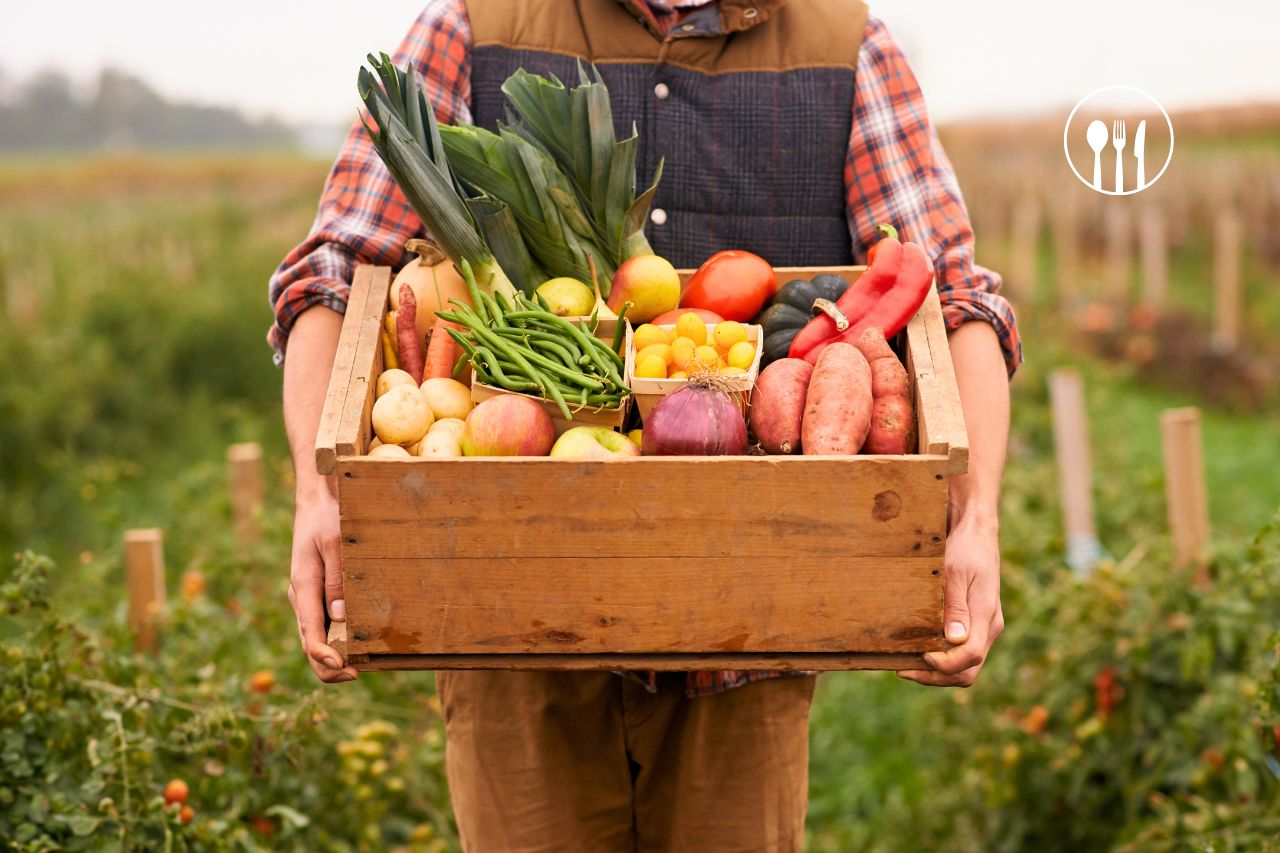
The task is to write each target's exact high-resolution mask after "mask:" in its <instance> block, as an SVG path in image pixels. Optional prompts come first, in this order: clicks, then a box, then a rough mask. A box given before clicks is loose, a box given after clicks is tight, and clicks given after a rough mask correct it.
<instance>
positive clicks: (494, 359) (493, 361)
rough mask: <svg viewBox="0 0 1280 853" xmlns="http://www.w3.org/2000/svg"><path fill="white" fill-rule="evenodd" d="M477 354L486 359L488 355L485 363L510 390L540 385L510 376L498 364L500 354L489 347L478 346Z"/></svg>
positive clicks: (496, 380)
mask: <svg viewBox="0 0 1280 853" xmlns="http://www.w3.org/2000/svg"><path fill="white" fill-rule="evenodd" d="M476 354H477V356H478V357H479V358H481V359H484V358H485V357H486V356H487V357H488V360H487V361H486V362H485V364H486V365H487V367H488V368H489V370H490V371H492V373H493V380H494V381H495V382H496V383H497V384H498V385H499V386H500V387H502V388H506V389H507V390H508V391H528V390H530V389H533V388H537V387H538V386H537V385H536V384H535V383H533V382H530V381H527V380H525V381H521V380H520V379H518V378H515V377H508V376H507V374H506V373H505V372H504V371H503V369H502V368H501V367H499V366H498V356H497V355H496V354H495V353H493V352H492V351H491V350H489V348H488V347H477V348H476Z"/></svg>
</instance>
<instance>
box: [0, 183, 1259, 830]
mask: <svg viewBox="0 0 1280 853" xmlns="http://www.w3.org/2000/svg"><path fill="white" fill-rule="evenodd" d="M323 174H324V166H323V165H322V164H318V163H312V162H305V161H292V160H248V161H228V160H211V161H180V160H161V161H152V160H148V161H125V160H116V161H105V162H95V163H87V164H86V163H81V162H66V163H47V162H46V163H37V164H34V165H33V164H31V163H23V164H20V165H17V166H15V165H13V164H0V281H2V282H3V296H4V299H3V301H2V302H0V306H3V308H4V314H3V317H2V318H0V357H3V358H4V359H5V361H6V363H7V364H9V365H10V366H11V368H12V369H14V372H15V376H14V377H13V378H11V380H10V381H9V382H7V383H5V385H4V386H3V387H2V388H0V550H3V551H4V552H10V551H13V550H16V549H19V548H27V547H30V548H33V549H35V550H38V551H44V552H46V553H50V554H52V555H54V556H55V557H57V558H58V559H59V562H60V564H61V566H62V569H61V570H60V572H59V575H58V578H57V581H58V589H59V592H58V594H57V595H58V606H59V608H60V609H65V611H66V612H67V613H68V614H69V615H70V614H77V613H81V614H88V617H87V618H88V619H89V622H90V624H91V625H92V624H97V625H99V626H101V624H103V623H104V622H108V623H112V624H115V623H117V622H118V621H119V619H120V618H121V617H120V614H119V612H118V607H113V606H111V605H110V604H109V603H110V602H112V601H115V600H117V599H118V596H119V587H120V583H119V580H118V577H117V576H116V575H114V574H113V573H114V572H117V571H118V566H119V551H120V544H119V543H120V535H121V532H122V531H123V530H124V529H125V528H129V527H146V526H159V527H163V528H165V529H166V531H167V533H168V540H167V546H166V547H167V553H166V557H167V560H168V563H169V565H170V566H171V567H172V568H171V569H170V576H171V577H173V578H176V577H177V576H178V575H179V574H180V573H181V571H182V570H183V569H184V568H188V567H191V566H201V565H203V563H202V561H203V560H205V559H206V557H207V554H208V552H209V549H210V547H211V546H210V542H211V541H214V540H217V541H218V542H223V540H225V537H226V535H227V533H226V528H227V523H228V521H227V519H228V516H229V514H228V512H227V508H226V506H225V502H223V501H221V500H213V501H211V500H210V497H209V496H210V493H211V491H214V492H216V490H217V489H219V488H220V484H221V483H222V477H223V470H224V461H223V453H224V451H225V448H226V447H227V445H229V444H231V443H233V442H237V441H246V440H254V441H259V442H261V443H262V444H263V445H264V447H265V449H266V452H267V458H268V460H269V463H270V465H271V469H270V481H271V482H273V483H275V484H276V488H275V490H274V491H273V493H272V495H271V507H270V512H272V513H274V514H276V515H278V516H284V515H287V512H288V495H287V493H286V492H287V488H288V485H289V482H290V475H289V471H288V460H287V456H286V448H285V443H284V439H283V436H282V430H281V427H280V408H279V393H280V388H279V382H280V377H279V372H278V371H277V370H276V368H274V367H273V366H272V364H271V360H270V351H269V349H268V347H267V345H266V343H265V341H264V339H263V338H264V335H265V332H266V330H267V327H268V325H269V324H270V322H271V312H270V309H269V306H268V305H267V299H266V282H267V279H268V277H269V275H270V274H271V272H272V271H273V269H274V268H275V265H276V264H277V263H278V262H279V259H280V258H281V257H282V256H283V255H284V253H285V252H286V251H287V250H288V249H289V248H290V247H291V246H292V244H293V243H294V242H296V241H297V240H298V239H299V238H300V237H301V236H302V235H304V234H305V232H306V230H307V228H308V225H309V223H310V221H311V219H312V217H313V215H314V208H315V202H316V198H317V196H318V192H319V187H320V184H321V181H322V179H323ZM1206 261H1207V259H1206V258H1205V257H1204V256H1203V254H1202V253H1199V252H1195V251H1190V250H1188V253H1187V254H1186V255H1184V256H1181V257H1180V259H1179V263H1178V265H1177V267H1176V269H1177V273H1176V276H1177V278H1176V282H1175V291H1176V292H1177V293H1178V294H1182V295H1180V296H1179V299H1181V298H1183V296H1185V295H1186V294H1188V293H1191V291H1192V290H1193V289H1194V286H1195V285H1194V282H1195V281H1198V280H1203V274H1204V266H1205V263H1206ZM1249 269H1250V270H1251V272H1250V285H1249V286H1250V290H1249V293H1250V295H1251V298H1253V299H1255V300H1260V307H1259V309H1258V313H1257V314H1254V313H1253V312H1252V310H1251V316H1254V317H1255V318H1256V317H1277V316H1280V313H1278V312H1280V299H1277V298H1275V290H1274V287H1273V285H1274V280H1273V278H1269V277H1268V276H1270V275H1271V274H1270V273H1269V272H1268V271H1267V270H1265V269H1264V268H1262V267H1261V266H1257V267H1250V268H1249ZM1268 284H1270V285H1272V288H1271V289H1270V290H1268V289H1267V285H1268ZM1188 304H1189V305H1191V307H1203V306H1202V305H1199V303H1195V302H1194V300H1189V301H1188ZM1267 322H1268V323H1269V322H1270V321H1269V320H1268V321H1267ZM1022 330H1023V334H1024V340H1025V345H1026V352H1027V356H1028V361H1027V364H1026V366H1025V367H1024V368H1023V370H1022V372H1021V374H1020V375H1019V377H1018V378H1017V379H1016V381H1015V382H1014V385H1013V395H1014V413H1015V416H1014V430H1013V441H1012V447H1011V455H1010V462H1009V469H1008V474H1007V478H1006V491H1005V497H1004V513H1003V522H1002V523H1003V525H1004V545H1005V554H1004V559H1005V566H1006V572H1007V573H1008V575H1009V577H1010V579H1011V582H1012V586H1013V587H1015V588H1016V587H1017V585H1018V584H1020V583H1023V582H1024V581H1026V582H1029V581H1032V580H1034V581H1036V582H1043V583H1049V582H1052V580H1053V579H1054V578H1055V577H1059V576H1061V574H1062V573H1063V572H1065V567H1064V566H1063V565H1062V563H1061V555H1062V551H1063V542H1062V536H1061V532H1060V531H1061V524H1060V517H1059V508H1058V502H1057V495H1056V475H1055V472H1054V463H1053V455H1052V443H1051V430H1050V419H1049V412H1048V406H1047V390H1046V376H1047V372H1048V371H1049V370H1050V369H1051V368H1053V367H1056V366H1062V365H1072V366H1076V367H1078V368H1079V369H1080V370H1081V371H1082V373H1083V374H1084V376H1085V381H1086V383H1087V384H1086V388H1087V399H1088V404H1089V413H1090V430H1091V435H1092V439H1093V453H1094V485H1095V500H1096V505H1097V515H1098V528H1099V534H1100V537H1101V539H1102V541H1103V543H1104V544H1105V545H1106V547H1107V548H1108V549H1109V550H1110V551H1111V552H1112V553H1113V554H1115V555H1116V556H1117V557H1124V556H1125V555H1127V554H1129V553H1130V551H1132V549H1134V548H1135V547H1138V546H1143V547H1146V546H1147V545H1149V544H1150V543H1152V542H1156V543H1160V542H1166V541H1167V535H1166V532H1165V521H1164V504H1163V492H1162V488H1163V483H1162V474H1161V462H1160V440H1159V425H1158V419H1159V413H1160V411H1161V410H1163V409H1165V408H1169V407H1172V406H1179V405H1187V404H1194V403H1196V402H1197V401H1196V400H1195V399H1193V398H1192V397H1191V396H1189V395H1187V394H1181V393H1177V392H1175V391H1169V390H1158V389H1152V388H1150V387H1147V386H1144V385H1142V384H1140V383H1138V382H1137V381H1135V380H1134V379H1133V377H1132V376H1131V375H1130V373H1129V371H1128V369H1127V368H1126V367H1124V366H1119V365H1109V364H1103V363H1099V362H1096V361H1093V360H1090V359H1088V358H1086V357H1083V356H1081V355H1080V354H1079V353H1078V352H1076V350H1075V349H1074V348H1073V346H1072V343H1073V342H1072V341H1071V339H1070V336H1069V335H1068V334H1064V333H1062V332H1061V331H1060V329H1059V326H1058V324H1057V321H1056V319H1055V318H1054V317H1053V316H1052V315H1049V314H1046V313H1042V312H1040V311H1038V310H1029V311H1025V312H1024V316H1023V318H1022ZM1275 414H1276V413H1275V412H1270V413H1265V414H1264V415H1263V416H1244V415H1236V414H1230V413H1226V412H1218V411H1212V410H1209V411H1206V414H1205V423H1204V430H1205V431H1204V441H1205V462H1206V479H1207V482H1208V491H1209V494H1210V512H1211V516H1212V522H1213V527H1214V531H1215V535H1216V536H1217V537H1219V539H1220V540H1222V541H1224V542H1231V541H1235V540H1239V539H1241V538H1242V537H1246V536H1248V535H1249V534H1250V533H1251V532H1252V531H1253V530H1254V529H1255V528H1257V527H1258V526H1259V525H1260V524H1261V523H1263V522H1264V521H1266V520H1267V519H1268V518H1270V517H1271V515H1272V514H1273V513H1274V512H1275V511H1276V508H1277V506H1280V479H1278V478H1276V477H1275V476H1274V471H1273V470H1270V468H1272V467H1273V466H1274V461H1275V460H1277V459H1280V419H1278V418H1276V417H1275ZM1268 462H1270V464H1268ZM193 508H197V509H193ZM282 532H283V531H282ZM280 538H283V537H280ZM224 544H225V543H224ZM220 547H221V546H220ZM258 559H259V561H260V562H259V563H258V564H257V565H258V569H257V571H258V572H260V573H261V574H262V575H263V576H264V577H263V582H264V583H266V586H257V587H255V588H256V589H257V592H255V593H253V594H248V593H245V594H238V593H237V592H236V590H234V589H221V590H220V592H221V594H223V595H227V596H232V597H236V598H237V600H238V601H240V606H242V607H243V608H245V610H246V611H247V612H248V613H249V615H250V618H252V619H253V620H254V621H255V624H261V625H273V624H274V625H279V626H281V631H282V636H281V639H280V643H279V644H278V646H273V647H272V648H270V649H258V650H256V651H255V652H254V653H253V658H254V666H271V665H274V666H275V667H276V668H277V669H278V670H280V671H284V672H289V673H292V674H293V675H294V676H296V677H297V678H299V679H302V681H300V682H299V684H298V688H299V689H302V683H304V682H305V679H306V675H305V673H303V671H302V668H301V666H300V665H299V663H298V661H297V660H296V659H295V658H296V653H295V651H294V647H293V638H292V637H291V636H288V635H287V634H288V630H289V629H288V617H287V613H286V612H285V611H284V605H283V598H282V596H281V595H276V594H275V593H277V592H279V589H276V588H274V587H279V586H281V585H282V584H283V579H284V577H285V574H286V560H287V554H286V551H285V549H284V547H283V545H282V543H281V542H279V541H277V542H276V544H274V545H271V546H270V547H269V548H268V550H267V551H265V552H264V553H262V554H260V555H259V558H258ZM82 563H83V566H84V567H83V568H82V567H81V565H82ZM273 573H274V575H275V576H277V577H278V578H279V582H278V583H273V582H272V583H267V582H266V580H265V578H266V577H270V576H272V574H273ZM210 583H211V586H212V587H215V588H217V587H218V584H219V581H218V580H217V579H216V578H211V581H210ZM259 592H261V593H265V594H263V595H259V594H258V593H259ZM1009 606H1010V610H1009V611H1008V618H1009V619H1010V621H1011V622H1012V621H1013V620H1017V619H1018V618H1019V613H1018V611H1017V610H1016V600H1011V601H1010V604H1009ZM1045 630H1046V631H1047V630H1051V628H1049V627H1048V626H1046V628H1045ZM184 642H196V640H195V639H194V638H190V639H189V640H184ZM272 661H274V664H273V663H272ZM1015 663H1016V662H1010V668H1016V667H1014V664H1015ZM1007 669H1009V668H1007ZM370 681H371V682H372V681H373V679H370ZM387 683H392V682H390V680H388V682H387ZM394 683H395V684H397V685H402V686H404V687H406V688H408V687H409V686H410V685H415V684H421V685H425V684H426V682H425V681H413V680H410V679H397V680H396V681H394ZM361 689H368V688H361ZM977 689H978V690H979V691H981V690H982V688H981V687H979V688H977ZM967 695H971V694H955V693H948V692H943V691H933V690H927V689H924V688H920V687H918V686H915V685H911V684H906V683H903V682H900V681H899V680H898V679H896V678H895V677H894V676H893V675H892V674H867V673H848V674H833V675H828V676H824V677H823V679H822V681H821V684H820V690H819V694H818V700H817V703H816V706H815V709H814V725H813V728H812V732H813V734H812V739H813V740H812V743H813V750H812V807H811V814H810V827H811V846H812V848H813V849H815V850H833V851H834V850H854V849H911V844H910V837H911V836H910V831H911V830H910V827H905V826H903V825H902V824H901V823H900V821H901V820H903V816H904V815H909V814H910V813H911V809H915V808H920V807H921V806H922V804H927V802H928V801H929V799H930V798H931V796H933V795H934V794H935V793H936V792H937V790H938V788H939V786H946V785H948V784H950V781H951V780H950V779H949V778H948V773H950V772H955V773H959V772H960V770H959V769H957V768H952V769H948V768H939V767H938V766H937V765H936V764H935V763H930V762H929V761H928V760H927V759H928V756H929V755H930V751H931V740H930V738H931V727H932V726H934V725H935V724H936V723H935V721H936V720H937V719H938V717H939V714H940V712H941V710H942V709H945V708H949V707H951V706H953V705H954V704H955V703H956V702H957V701H965V700H964V699H959V700H958V699H957V697H963V696H967ZM972 695H978V694H977V693H974V694H972ZM381 698H382V700H383V701H390V700H389V698H388V697H387V696H382V697H381Z"/></svg>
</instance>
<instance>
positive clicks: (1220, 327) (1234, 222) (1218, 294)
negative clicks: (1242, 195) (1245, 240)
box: [1212, 208, 1241, 352]
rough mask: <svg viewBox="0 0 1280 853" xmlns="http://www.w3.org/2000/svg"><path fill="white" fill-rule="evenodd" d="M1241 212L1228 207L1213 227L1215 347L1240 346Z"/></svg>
mask: <svg viewBox="0 0 1280 853" xmlns="http://www.w3.org/2000/svg"><path fill="white" fill-rule="evenodd" d="M1240 231H1241V225H1240V215H1239V214H1238V213H1236V211H1235V209H1234V208H1226V209H1224V210H1223V211H1222V212H1221V213H1219V214H1218V215H1217V219H1216V223H1215V227H1214V229H1213V294H1214V300H1213V305H1214V310H1213V339H1212V340H1213V346H1214V349H1217V350H1218V351H1220V352H1229V351H1231V350H1234V349H1235V348H1236V347H1238V346H1239V345H1240V244H1241V238H1240Z"/></svg>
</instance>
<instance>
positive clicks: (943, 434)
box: [907, 287, 969, 474]
mask: <svg viewBox="0 0 1280 853" xmlns="http://www.w3.org/2000/svg"><path fill="white" fill-rule="evenodd" d="M907 352H908V359H907V371H908V373H909V374H910V375H911V378H912V381H913V382H914V383H915V389H916V417H917V423H918V427H919V434H920V452H921V453H928V454H938V455H942V456H946V457H948V459H949V460H950V464H949V466H948V470H949V473H952V474H963V473H964V472H965V471H967V470H968V469H969V436H968V433H967V432H966V431H965V424H964V413H963V411H962V410H961V408H960V390H959V388H958V386H957V385H956V373H955V367H954V365H953V364H952V362H951V345H950V343H949V342H948V341H947V328H946V324H945V323H944V322H943V319H942V303H941V302H940V301H939V299H938V291H937V288H936V287H935V288H932V289H931V290H930V291H929V295H928V297H926V298H925V301H924V305H922V306H920V311H919V312H918V313H917V314H916V316H915V317H914V318H913V319H912V320H911V322H910V323H908V324H907Z"/></svg>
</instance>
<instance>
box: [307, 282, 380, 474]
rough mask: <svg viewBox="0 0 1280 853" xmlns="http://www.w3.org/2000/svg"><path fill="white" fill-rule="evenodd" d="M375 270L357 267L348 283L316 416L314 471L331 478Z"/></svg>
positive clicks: (335, 465) (336, 462)
mask: <svg viewBox="0 0 1280 853" xmlns="http://www.w3.org/2000/svg"><path fill="white" fill-rule="evenodd" d="M375 269H376V268H375V267H371V266H367V265H364V264H362V265H360V266H358V267H356V274H355V276H354V278H353V279H352V281H351V294H350V295H349V296H348V298H347V313H346V315H345V316H344V317H343V319H342V331H341V332H339V333H338V350H337V353H336V355H335V356H334V359H333V371H332V372H331V373H330V374H329V390H328V391H327V392H326V393H325V398H324V409H323V411H322V412H321V415H320V427H319V429H318V430H317V431H316V470H317V471H319V472H320V473H321V474H332V473H333V472H334V471H336V470H337V468H338V424H339V423H340V422H341V421H342V416H343V414H344V413H346V412H348V411H350V410H351V409H352V408H353V407H354V406H355V405H356V403H355V401H354V400H353V401H352V404H351V406H348V405H347V396H348V391H349V389H350V387H351V374H352V371H353V369H354V368H355V359H356V345H357V344H358V343H359V341H360V331H361V328H362V326H363V320H364V319H365V318H366V316H367V314H368V312H367V311H366V305H367V304H368V299H369V287H370V285H371V284H372V282H373V274H374V271H375Z"/></svg>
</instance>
